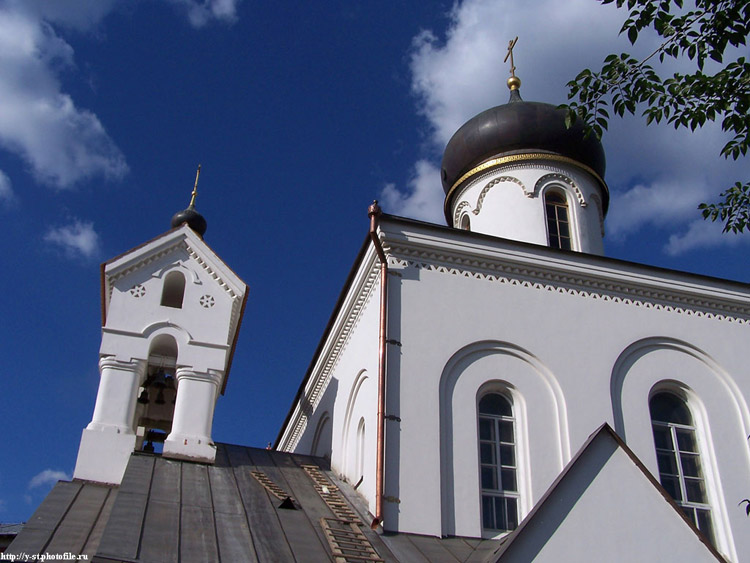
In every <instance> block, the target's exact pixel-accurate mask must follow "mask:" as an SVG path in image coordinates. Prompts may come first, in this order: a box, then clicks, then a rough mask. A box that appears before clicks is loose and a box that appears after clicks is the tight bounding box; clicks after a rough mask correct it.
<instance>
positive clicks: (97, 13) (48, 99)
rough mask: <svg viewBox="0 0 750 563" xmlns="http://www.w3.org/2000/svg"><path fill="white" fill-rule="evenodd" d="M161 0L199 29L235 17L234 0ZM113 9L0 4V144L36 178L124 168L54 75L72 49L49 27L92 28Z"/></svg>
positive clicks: (57, 183) (110, 4) (68, 63)
mask: <svg viewBox="0 0 750 563" xmlns="http://www.w3.org/2000/svg"><path fill="white" fill-rule="evenodd" d="M169 1H170V2H172V3H176V4H179V5H181V6H182V7H184V9H185V14H186V15H187V17H188V18H189V20H190V22H191V24H192V25H193V26H194V27H201V26H203V25H205V24H206V23H208V22H210V21H212V20H216V21H221V22H227V23H231V22H233V21H235V19H236V18H237V5H238V4H239V1H240V0H169ZM118 6H122V4H118V3H117V0H54V1H52V2H51V1H50V0H5V1H3V2H0V147H2V148H3V149H5V150H7V151H9V152H11V153H13V154H15V155H17V156H19V157H20V158H21V159H23V160H24V161H25V162H26V164H27V165H28V167H29V169H30V171H31V173H32V174H33V176H34V177H35V179H36V180H37V181H39V182H41V183H44V184H47V185H50V186H53V187H55V188H69V187H73V186H75V185H76V184H77V183H79V182H81V181H83V180H86V179H89V178H92V177H96V176H99V177H104V178H107V179H115V180H116V179H120V178H122V177H123V176H124V175H125V174H126V173H127V171H128V166H127V164H126V161H125V157H124V155H123V154H122V152H121V151H120V149H119V148H118V147H117V145H116V143H115V142H114V141H113V140H112V139H111V138H110V136H109V135H108V134H107V131H106V129H105V127H104V125H103V124H102V123H101V121H100V120H99V118H98V117H97V116H96V115H95V114H94V113H93V112H91V111H89V110H87V109H84V108H80V107H78V106H77V105H76V103H75V102H74V100H73V99H72V98H71V96H70V95H69V94H67V93H66V92H64V91H63V90H62V87H61V84H60V80H59V76H60V73H61V72H62V71H64V70H70V69H74V58H73V55H74V53H73V48H72V47H71V46H70V45H69V44H68V43H67V42H66V41H65V40H64V39H63V38H62V37H61V36H60V35H59V34H58V32H57V27H64V28H71V29H76V30H78V31H83V32H86V31H92V30H94V29H95V28H96V27H97V25H99V24H100V22H101V21H102V20H103V19H104V18H105V17H106V16H107V15H108V14H109V13H110V12H112V10H114V9H116V8H117V7H118ZM55 26H56V27H55ZM0 195H1V194H0Z"/></svg>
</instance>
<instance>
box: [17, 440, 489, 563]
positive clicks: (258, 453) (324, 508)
mask: <svg viewBox="0 0 750 563" xmlns="http://www.w3.org/2000/svg"><path fill="white" fill-rule="evenodd" d="M367 516H368V515H367V514H366V509H364V506H363V505H362V503H361V502H360V501H359V497H358V495H357V493H356V492H355V491H354V490H353V489H352V488H351V487H349V486H348V485H347V484H346V483H342V482H341V481H339V480H338V479H337V478H336V477H335V475H334V474H333V473H332V472H331V471H330V470H329V468H328V465H327V461H326V460H324V459H321V458H313V457H309V456H300V455H296V454H288V453H283V452H276V451H270V450H263V449H258V448H247V447H241V446H232V445H226V444H219V445H218V451H217V457H216V463H215V464H214V465H206V464H200V463H193V462H189V461H180V460H171V459H166V458H163V457H161V456H159V455H153V454H142V453H134V454H133V455H132V456H131V458H130V462H129V463H128V467H127V469H126V471H125V476H124V478H123V481H122V484H121V485H120V486H119V487H116V486H105V485H99V484H93V483H86V482H81V481H74V482H64V481H61V482H59V483H57V485H56V486H55V487H54V488H53V489H52V491H51V492H50V494H49V495H48V496H47V498H46V499H45V500H44V502H43V503H42V504H41V505H40V506H39V508H38V509H37V511H36V512H35V513H34V515H33V516H32V518H31V520H29V522H28V523H27V524H26V526H25V527H24V529H23V531H22V532H21V533H20V534H19V535H18V536H17V538H16V539H15V540H14V542H13V543H12V544H11V545H10V547H9V548H8V551H7V553H9V554H21V553H25V554H53V553H54V554H65V553H72V554H85V555H88V557H89V560H90V561H99V562H102V563H103V562H114V561H117V562H129V563H130V562H156V561H164V562H175V563H177V562H180V563H188V562H192V561H195V562H201V563H204V562H206V561H216V562H221V561H231V562H233V563H234V562H237V561H243V562H244V561H249V562H250V561H301V562H310V561H315V562H318V561H337V562H338V561H355V560H356V561H364V560H371V561H375V560H379V561H403V562H411V561H482V560H484V559H485V557H486V556H487V555H491V553H492V551H494V549H496V548H497V546H498V542H491V541H480V540H465V539H461V538H450V539H439V538H432V537H424V536H414V535H406V534H394V535H391V534H385V535H384V534H378V533H376V532H374V531H372V530H371V529H370V528H369V526H368V525H367V522H368V520H367V518H366V517H367ZM331 524H333V525H331ZM368 544H369V546H368ZM347 550H348V551H347ZM366 553H369V554H370V555H365V554H366ZM357 554H359V555H357ZM368 558H369V559H368Z"/></svg>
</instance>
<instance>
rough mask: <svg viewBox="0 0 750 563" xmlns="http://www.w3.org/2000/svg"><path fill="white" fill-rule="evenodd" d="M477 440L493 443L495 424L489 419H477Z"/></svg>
mask: <svg viewBox="0 0 750 563" xmlns="http://www.w3.org/2000/svg"><path fill="white" fill-rule="evenodd" d="M479 439H480V440H490V441H492V442H494V441H495V423H494V421H493V420H491V419H486V418H480V419H479Z"/></svg>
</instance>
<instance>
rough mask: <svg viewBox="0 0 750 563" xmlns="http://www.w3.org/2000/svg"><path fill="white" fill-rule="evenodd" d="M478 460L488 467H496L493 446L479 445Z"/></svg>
mask: <svg viewBox="0 0 750 563" xmlns="http://www.w3.org/2000/svg"><path fill="white" fill-rule="evenodd" d="M479 451H480V454H479V456H480V459H481V460H482V463H484V464H488V465H497V462H496V461H495V445H494V444H491V443H489V444H488V443H486V442H482V443H481V444H479Z"/></svg>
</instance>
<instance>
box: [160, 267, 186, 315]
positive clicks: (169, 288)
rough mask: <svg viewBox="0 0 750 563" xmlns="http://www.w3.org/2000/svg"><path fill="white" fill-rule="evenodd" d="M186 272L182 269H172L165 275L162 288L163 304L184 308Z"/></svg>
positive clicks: (164, 305)
mask: <svg viewBox="0 0 750 563" xmlns="http://www.w3.org/2000/svg"><path fill="white" fill-rule="evenodd" d="M186 283H187V282H186V280H185V274H183V273H182V272H181V271H180V270H172V271H171V272H169V273H168V274H167V275H166V276H164V282H163V284H162V290H161V306H162V307H172V308H174V309H182V303H183V301H184V300H185V284H186Z"/></svg>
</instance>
